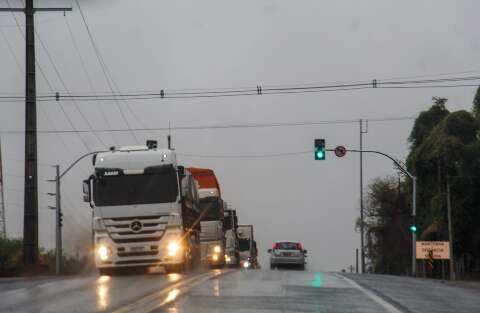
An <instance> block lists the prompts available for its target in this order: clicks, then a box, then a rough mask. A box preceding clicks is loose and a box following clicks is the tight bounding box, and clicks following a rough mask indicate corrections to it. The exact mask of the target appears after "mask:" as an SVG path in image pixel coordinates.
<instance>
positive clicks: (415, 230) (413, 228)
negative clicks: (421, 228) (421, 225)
mask: <svg viewBox="0 0 480 313" xmlns="http://www.w3.org/2000/svg"><path fill="white" fill-rule="evenodd" d="M410 231H411V232H412V233H416V232H417V226H415V225H412V226H410Z"/></svg>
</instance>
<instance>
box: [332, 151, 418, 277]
mask: <svg viewBox="0 0 480 313" xmlns="http://www.w3.org/2000/svg"><path fill="white" fill-rule="evenodd" d="M326 151H335V150H333V149H326ZM347 151H350V152H361V153H374V154H379V155H383V156H384V157H387V158H389V159H390V160H392V162H393V163H394V164H395V165H396V166H397V167H398V168H399V169H400V171H402V173H404V174H405V175H407V176H408V177H409V178H410V179H411V180H412V217H413V219H415V216H416V215H417V177H416V176H414V175H412V174H411V173H410V172H409V171H408V170H407V169H406V168H404V167H403V166H402V165H401V164H400V163H399V162H398V161H397V160H395V159H394V158H393V157H391V156H390V155H388V154H386V153H383V152H380V151H376V150H355V149H348V150H347ZM416 242H417V235H416V232H415V231H412V275H413V276H416V272H417V267H416V259H417V256H416V254H417V251H416Z"/></svg>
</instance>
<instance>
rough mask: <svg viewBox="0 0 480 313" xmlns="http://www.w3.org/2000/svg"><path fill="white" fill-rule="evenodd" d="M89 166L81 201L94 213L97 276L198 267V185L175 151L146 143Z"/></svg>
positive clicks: (113, 152) (114, 152) (113, 151)
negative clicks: (91, 170)
mask: <svg viewBox="0 0 480 313" xmlns="http://www.w3.org/2000/svg"><path fill="white" fill-rule="evenodd" d="M93 166H94V173H93V175H91V176H90V178H89V179H88V180H85V181H84V200H85V201H88V202H89V203H90V206H91V207H92V208H93V230H94V246H95V264H96V267H97V268H98V270H99V272H100V274H112V273H113V272H115V271H116V270H117V269H120V268H124V269H125V268H132V267H141V268H148V267H163V268H164V269H165V271H166V272H167V273H170V272H181V271H184V270H185V269H187V268H191V267H193V266H195V265H196V264H197V263H199V259H200V257H199V255H200V251H199V232H200V225H199V223H198V218H199V198H198V189H197V184H196V182H195V180H194V179H193V177H192V175H191V173H189V172H188V170H186V169H185V168H184V167H183V166H180V165H178V164H177V160H176V155H175V152H174V151H172V150H163V149H157V143H156V141H147V146H139V147H122V148H119V149H114V148H112V149H111V151H110V152H102V153H98V154H96V155H94V157H93Z"/></svg>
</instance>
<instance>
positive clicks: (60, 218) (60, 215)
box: [58, 212, 63, 227]
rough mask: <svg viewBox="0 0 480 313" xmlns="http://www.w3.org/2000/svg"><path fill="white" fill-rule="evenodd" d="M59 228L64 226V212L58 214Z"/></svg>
mask: <svg viewBox="0 0 480 313" xmlns="http://www.w3.org/2000/svg"><path fill="white" fill-rule="evenodd" d="M58 226H60V227H62V226H63V213H62V212H59V213H58Z"/></svg>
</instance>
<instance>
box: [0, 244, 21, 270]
mask: <svg viewBox="0 0 480 313" xmlns="http://www.w3.org/2000/svg"><path fill="white" fill-rule="evenodd" d="M22 245H23V241H22V240H21V239H8V238H0V269H6V268H11V267H18V266H20V265H21V260H22V257H21V256H22Z"/></svg>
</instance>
